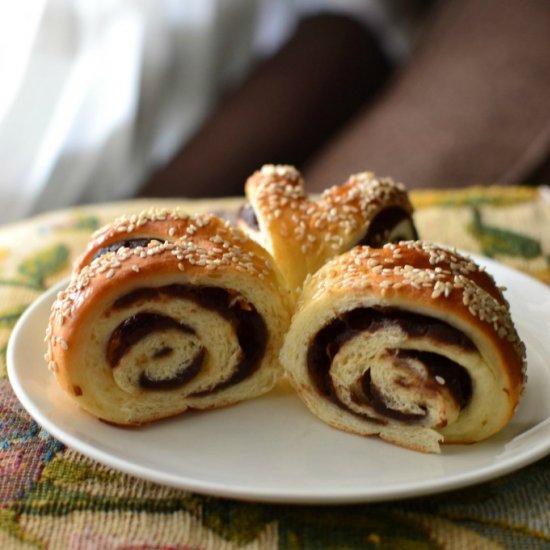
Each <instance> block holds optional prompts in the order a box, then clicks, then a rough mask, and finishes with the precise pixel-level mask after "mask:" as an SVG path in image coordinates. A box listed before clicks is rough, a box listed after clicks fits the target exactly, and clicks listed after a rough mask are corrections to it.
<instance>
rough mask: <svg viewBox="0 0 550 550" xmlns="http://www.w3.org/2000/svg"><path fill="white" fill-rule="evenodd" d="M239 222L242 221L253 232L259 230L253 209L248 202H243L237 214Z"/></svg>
mask: <svg viewBox="0 0 550 550" xmlns="http://www.w3.org/2000/svg"><path fill="white" fill-rule="evenodd" d="M237 217H238V219H239V220H241V221H243V222H244V223H245V224H246V225H248V227H250V228H251V229H254V230H255V231H259V230H260V224H259V223H258V218H257V216H256V212H254V208H253V207H252V205H251V204H250V203H249V202H245V203H244V204H243V205H242V206H241V207H240V208H239V212H238V214H237Z"/></svg>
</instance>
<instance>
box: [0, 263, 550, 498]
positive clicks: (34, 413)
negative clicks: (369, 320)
mask: <svg viewBox="0 0 550 550" xmlns="http://www.w3.org/2000/svg"><path fill="white" fill-rule="evenodd" d="M466 255H468V256H470V257H472V258H473V259H474V260H475V261H476V262H478V263H481V264H485V265H486V266H487V267H489V269H488V271H489V272H490V273H491V267H490V266H491V264H493V265H494V266H496V267H497V268H498V269H504V270H505V271H507V272H509V273H510V274H511V275H513V276H516V277H520V278H525V280H526V281H528V282H529V284H534V285H536V286H538V287H539V288H542V289H544V291H545V292H549V293H550V288H548V287H547V286H546V285H544V284H543V283H542V282H541V281H538V280H537V279H535V278H533V277H531V276H530V275H529V274H526V273H523V272H521V271H519V270H517V269H514V268H513V267H509V266H507V265H505V264H502V263H500V262H497V261H495V260H492V259H490V258H485V257H482V256H478V255H475V254H472V253H466ZM68 280H69V278H65V279H63V280H61V281H59V282H57V283H56V284H54V285H52V286H51V287H50V288H49V289H48V290H46V291H45V292H43V293H42V294H41V295H40V296H38V297H37V298H36V299H35V300H34V301H33V302H32V303H31V304H30V305H29V306H28V307H27V309H26V310H25V312H24V313H23V314H22V315H21V317H20V318H19V319H18V321H17V323H16V324H15V326H14V327H13V329H12V332H11V334H10V338H9V341H8V346H7V353H6V359H7V374H8V379H9V382H10V384H11V387H12V389H13V391H14V393H15V395H16V396H17V398H18V399H19V401H20V402H21V404H22V405H23V407H24V408H25V410H26V411H27V412H28V413H29V414H30V416H31V417H32V418H33V419H34V420H35V421H36V422H37V424H38V425H40V426H42V427H43V428H44V429H45V431H46V432H48V433H49V434H50V435H51V436H52V437H54V438H55V439H57V440H59V441H60V442H61V443H63V444H64V445H66V446H67V447H68V448H71V449H74V450H76V451H78V452H80V453H81V454H83V455H84V456H86V457H88V458H90V459H92V460H95V461H97V462H99V463H101V464H103V465H106V466H108V467H111V468H113V469H114V470H116V471H118V472H122V473H124V474H127V475H131V476H135V477H138V478H141V479H143V480H146V481H149V482H153V483H158V484H162V485H166V486H169V487H174V488H178V489H182V490H186V491H191V492H196V493H199V494H203V495H209V496H214V497H221V498H230V499H235V500H244V501H253V502H262V503H273V504H313V505H331V504H354V503H367V502H382V501H392V500H397V499H404V498H411V497H419V496H426V495H433V494H437V493H441V492H446V491H452V490H456V489H460V488H466V487H469V486H472V485H476V484H479V483H482V482H486V481H489V480H491V479H495V478H497V477H501V476H503V475H506V474H509V473H511V472H514V471H517V470H519V469H521V468H523V467H525V466H528V465H529V464H532V463H534V462H536V461H537V460H539V459H541V458H543V457H545V456H546V455H547V454H549V453H550V439H548V440H547V441H546V442H545V441H544V439H543V440H541V441H539V442H538V445H534V446H533V445H532V443H531V444H530V446H529V450H528V452H522V453H521V452H520V453H517V454H514V455H512V456H511V457H509V458H508V459H507V460H506V461H505V462H504V463H499V462H497V463H493V464H490V465H485V466H483V467H481V468H478V469H474V470H473V472H472V471H467V470H465V471H463V472H461V473H460V474H453V475H452V477H451V478H450V479H449V478H446V477H443V478H439V477H438V478H435V479H433V480H432V479H430V480H421V481H420V482H417V481H407V482H400V483H398V484H396V485H395V486H393V487H388V488H387V489H386V490H382V489H380V488H375V490H369V488H368V487H366V488H365V487H364V486H363V487H361V488H360V489H358V490H355V489H353V490H350V488H349V487H348V488H346V489H345V490H344V491H343V492H342V493H340V494H335V493H329V494H326V493H322V492H321V491H319V492H317V491H312V490H311V489H310V490H309V492H308V493H307V494H304V493H302V492H300V491H294V490H291V491H289V490H288V488H285V489H274V488H271V489H270V490H269V491H266V490H265V489H260V490H256V491H255V490H253V489H249V488H245V489H243V488H239V487H238V486H233V487H231V486H228V485H227V484H225V483H220V482H212V481H208V480H205V479H194V478H193V477H190V476H189V475H187V474H186V475H178V476H175V475H173V474H167V473H164V472H162V471H159V470H158V469H157V470H154V469H152V468H150V467H147V466H144V465H143V464H142V463H140V462H139V458H137V459H136V461H134V462H131V461H129V460H128V459H126V458H124V457H120V456H117V455H113V454H110V453H108V452H106V451H104V450H103V449H98V448H97V447H94V446H93V445H91V444H89V443H87V442H85V441H82V440H81V439H79V438H78V437H74V436H73V435H71V434H70V433H67V432H66V431H65V430H64V429H62V428H60V427H59V426H58V425H57V424H56V423H55V421H53V420H50V419H49V418H48V416H47V415H44V414H43V412H42V411H41V410H40V409H39V407H38V406H37V405H36V404H35V403H34V402H33V401H32V399H31V398H30V396H29V395H28V392H27V390H26V388H25V387H24V385H23V384H22V381H21V379H20V377H19V376H18V372H17V365H16V363H17V361H16V359H15V353H16V349H17V345H16V344H17V342H18V337H19V335H20V333H21V332H22V331H23V330H24V328H26V327H27V325H28V323H29V322H30V321H31V320H32V319H33V316H34V315H36V311H37V310H39V308H40V307H45V303H46V302H50V303H51V302H53V300H54V298H55V296H56V295H57V293H58V292H59V291H60V290H61V289H63V288H64V287H65V286H66V285H67V283H68ZM44 331H45V327H44ZM34 368H37V367H34ZM44 368H45V365H44ZM75 406H76V407H77V405H76V404H75ZM548 420H550V416H548V417H547V418H546V420H543V421H541V423H539V424H537V425H536V426H534V427H533V428H532V429H534V428H536V427H538V426H540V425H541V424H542V423H545V422H547V421H548ZM327 428H328V427H327ZM113 429H114V427H113ZM330 429H332V428H330ZM520 435H521V434H520ZM383 444H384V445H388V446H390V444H389V443H383Z"/></svg>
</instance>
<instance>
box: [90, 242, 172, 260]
mask: <svg viewBox="0 0 550 550" xmlns="http://www.w3.org/2000/svg"><path fill="white" fill-rule="evenodd" d="M152 241H159V242H164V241H163V239H154V238H145V237H144V238H139V239H124V240H122V241H116V242H114V243H111V244H109V245H107V246H103V247H101V248H100V249H98V250H97V251H96V253H95V254H94V255H93V258H92V260H95V259H96V258H99V257H100V256H103V254H107V252H116V251H117V250H119V249H120V248H137V247H138V246H147V245H148V244H149V243H150V242H152Z"/></svg>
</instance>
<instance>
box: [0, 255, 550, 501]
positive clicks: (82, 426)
mask: <svg viewBox="0 0 550 550" xmlns="http://www.w3.org/2000/svg"><path fill="white" fill-rule="evenodd" d="M476 259H477V260H478V261H479V262H480V263H484V264H485V265H486V266H487V268H488V270H489V271H490V272H491V273H492V274H493V275H494V276H495V279H496V280H497V282H498V283H499V284H501V285H504V286H506V287H508V291H507V297H508V299H509V301H510V303H511V307H512V314H513V318H514V320H515V322H516V325H517V328H518V331H519V333H520V335H521V336H522V338H523V339H524V341H525V343H526V346H527V358H528V375H529V380H528V383H527V387H526V391H525V395H524V399H523V400H522V402H521V405H520V407H519V410H518V412H517V413H516V415H515V416H514V418H513V419H512V421H511V422H510V423H509V425H508V426H507V427H506V428H505V429H504V430H503V431H501V432H500V433H499V434H497V435H496V436H493V437H492V438H490V439H489V440H487V441H484V442H481V443H478V444H475V445H471V446H461V445H456V446H444V447H443V452H442V454H441V455H426V454H421V453H417V452H414V451H408V450H406V449H401V448H399V447H395V446H393V445H390V444H388V443H384V442H383V441H381V440H379V439H377V438H363V437H359V436H355V435H350V434H347V433H343V432H340V431H337V430H335V429H332V428H330V427H328V426H327V425H325V424H324V423H322V422H321V421H319V420H318V419H317V418H315V417H314V416H312V415H311V414H310V413H309V412H308V411H307V409H306V408H305V406H304V405H302V403H301V401H300V400H299V399H298V398H297V397H296V396H295V395H294V394H293V393H292V391H291V390H289V389H288V388H286V387H284V386H281V387H280V388H278V389H276V390H275V391H273V392H272V393H270V394H269V395H266V396H263V397H261V398H258V399H255V400H251V401H248V402H244V403H241V404H238V405H235V406H233V407H229V408H226V409H220V410H216V411H208V412H197V413H195V412H192V413H186V414H184V415H182V416H180V417H177V418H173V419H169V420H166V421H162V422H159V423H156V424H153V425H150V426H146V427H143V428H138V429H124V428H117V427H114V426H111V425H108V424H105V423H103V422H100V421H98V420H96V419H95V418H94V417H92V416H90V415H88V414H87V413H85V412H84V411H82V410H80V409H79V408H78V407H77V406H76V405H75V404H73V402H72V401H70V400H69V398H68V397H66V396H65V394H64V393H63V392H62V391H61V390H60V389H59V388H58V386H57V383H56V382H55V380H54V378H53V377H52V376H51V375H50V373H49V372H48V370H47V368H46V365H45V362H44V359H43V355H44V352H45V344H44V343H43V338H44V333H45V329H46V324H47V320H48V315H49V309H50V305H51V303H52V301H53V299H54V297H55V295H56V293H57V291H58V290H59V289H60V286H58V287H57V288H53V289H51V290H50V291H48V292H47V293H46V294H44V296H42V297H41V298H39V299H38V300H37V301H36V302H35V303H34V304H33V305H32V306H31V307H30V308H29V309H28V310H27V311H26V313H25V314H24V315H23V316H22V317H21V319H20V321H19V323H18V324H17V326H16V327H15V329H14V331H13V334H12V337H11V340H10V344H9V348H8V373H9V377H10V380H11V383H12V384H13V388H14V390H15V393H16V394H17V396H18V397H19V399H20V400H21V402H22V403H23V405H24V406H25V408H26V409H27V410H28V412H29V413H30V414H31V415H32V416H33V417H34V419H35V420H36V421H37V422H38V423H39V424H41V425H42V426H43V427H44V428H45V429H46V430H47V431H48V432H49V433H51V434H52V435H53V436H55V437H56V438H58V439H59V440H61V441H62V442H63V443H65V444H66V445H68V446H69V447H73V448H74V449H77V450H78V451H80V452H81V453H83V454H84V455H87V456H89V457H91V458H93V459H95V460H97V461H99V462H102V463H103V464H106V465H108V466H111V467H113V468H115V469H118V470H121V471H123V472H126V473H129V474H132V475H135V476H138V477H141V478H144V479H148V480H151V481H155V482H158V483H163V484H166V485H171V486H176V487H180V488H183V489H187V490H191V491H196V492H199V493H206V494H211V495H216V496H223V497H232V498H239V499H249V500H255V501H266V502H293V503H349V502H366V501H379V500H389V499H395V498H403V497H410V496H418V495H424V494H430V493H436V492H440V491H445V490H450V489H455V488H458V487H464V486H467V485H471V484H474V483H478V482H481V481H485V480H488V479H491V478H494V477H496V476H499V475H502V474H505V473H508V472H511V471H513V470H516V469H518V468H520V467H522V466H525V465H527V464H529V463H531V462H534V461H535V460H537V459H538V458H541V457H543V456H544V455H546V454H547V453H549V452H550V399H548V395H549V393H550V364H549V362H548V357H549V356H550V344H549V339H550V288H548V287H546V286H545V285H543V284H542V283H539V282H537V281H535V280H533V279H531V278H530V277H528V276H526V275H523V274H521V273H518V272H516V271H514V270H512V269H509V268H507V267H504V266H502V265H500V264H497V263H495V262H492V261H489V260H486V259H481V258H476Z"/></svg>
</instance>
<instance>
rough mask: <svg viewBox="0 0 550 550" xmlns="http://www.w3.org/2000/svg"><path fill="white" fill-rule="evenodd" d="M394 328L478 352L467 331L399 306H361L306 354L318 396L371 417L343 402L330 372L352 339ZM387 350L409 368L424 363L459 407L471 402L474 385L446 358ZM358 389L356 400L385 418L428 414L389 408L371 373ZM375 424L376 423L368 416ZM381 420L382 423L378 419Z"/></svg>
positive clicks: (408, 418)
mask: <svg viewBox="0 0 550 550" xmlns="http://www.w3.org/2000/svg"><path fill="white" fill-rule="evenodd" d="M391 326H398V327H399V328H400V329H401V330H402V331H403V332H405V333H406V334H408V335H409V336H411V337H412V338H429V339H430V340H432V341H435V342H438V343H441V344H445V345H451V346H456V347H460V348H462V349H463V350H465V351H472V350H474V349H475V345H474V343H473V342H472V341H471V340H470V339H469V338H468V337H467V336H466V335H465V334H463V333H462V332H460V331H459V330H457V329H456V328H454V327H452V326H451V325H449V324H447V323H445V322H444V321H440V320H438V319H434V318H432V317H428V316H425V315H420V314H416V313H411V312H407V311H402V310H398V309H394V308H383V307H380V308H375V307H372V308H356V309H354V310H351V311H349V312H346V313H344V314H342V315H340V316H339V317H338V318H336V319H334V320H332V321H331V322H330V323H328V324H327V325H326V326H324V327H323V328H322V329H321V330H319V332H317V334H315V335H314V336H313V338H312V340H311V342H310V344H309V347H308V352H307V369H308V373H309V376H310V379H311V380H312V382H313V385H314V386H315V388H316V390H317V391H318V393H319V394H320V395H321V396H323V397H324V398H326V399H328V400H329V401H331V402H333V403H334V404H336V405H338V406H339V407H341V408H343V409H345V410H347V411H349V412H351V413H353V414H355V415H358V416H362V417H364V416H368V415H364V414H360V413H357V412H356V411H353V410H351V409H350V408H349V407H348V406H347V405H345V404H344V403H342V402H341V401H340V399H339V398H338V395H337V392H336V390H335V387H334V383H333V381H332V377H331V374H330V368H331V365H332V362H333V359H334V357H335V356H336V354H337V353H338V351H339V350H340V348H341V347H342V346H343V345H344V344H345V343H346V342H347V341H348V340H350V339H352V338H354V337H355V336H357V335H359V334H360V333H362V332H376V331H378V330H383V329H385V328H388V327H391ZM387 352H388V353H389V354H390V355H391V356H392V358H393V361H394V362H395V363H399V362H401V363H402V364H406V362H407V361H410V360H415V361H418V362H420V363H422V364H423V365H424V366H425V368H426V369H427V371H428V372H429V375H430V380H431V384H432V387H433V388H437V387H438V385H444V386H445V387H446V388H447V391H448V392H449V393H450V395H451V396H452V398H453V399H454V400H455V401H456V403H457V404H458V406H459V408H460V409H462V408H464V407H465V406H466V405H467V404H468V402H469V401H470V399H471V395H472V382H471V379H470V376H469V374H468V372H467V371H466V369H465V368H464V367H462V366H461V365H459V364H458V363H456V362H454V361H452V360H451V359H449V358H448V357H445V356H443V355H440V354H437V353H432V352H426V351H418V350H408V349H391V350H387ZM357 387H358V388H360V390H361V391H354V392H353V393H352V399H353V400H354V401H355V402H357V403H359V404H365V405H370V406H372V408H373V409H374V410H375V411H376V412H378V413H379V414H380V415H382V416H385V417H388V418H394V419H397V420H401V421H404V422H410V423H413V422H416V421H419V420H421V419H422V418H424V416H425V415H424V414H411V413H404V412H401V411H397V410H394V409H392V408H390V407H388V406H387V405H386V403H385V400H384V398H383V396H382V394H381V392H380V391H379V390H378V389H377V388H376V386H375V385H374V384H373V382H372V379H371V374H370V369H366V370H365V372H364V374H362V375H361V376H359V377H358V380H357ZM369 419H370V420H373V419H372V418H370V417H369ZM375 420H377V419H375Z"/></svg>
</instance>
